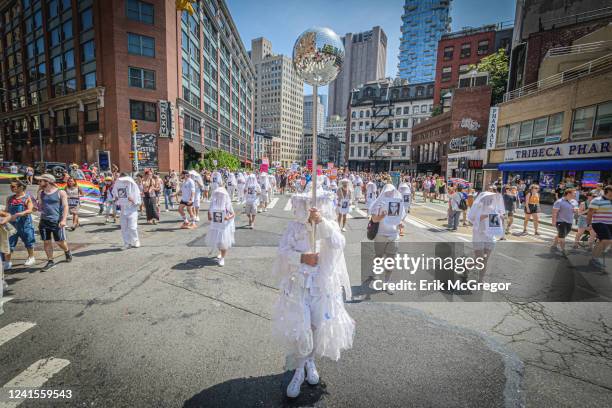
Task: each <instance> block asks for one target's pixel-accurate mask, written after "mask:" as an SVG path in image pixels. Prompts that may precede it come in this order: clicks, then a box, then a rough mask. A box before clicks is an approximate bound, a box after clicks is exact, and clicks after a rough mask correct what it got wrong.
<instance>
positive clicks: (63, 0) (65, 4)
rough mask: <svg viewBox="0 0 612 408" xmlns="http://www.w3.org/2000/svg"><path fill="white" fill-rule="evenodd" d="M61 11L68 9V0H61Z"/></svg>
mask: <svg viewBox="0 0 612 408" xmlns="http://www.w3.org/2000/svg"><path fill="white" fill-rule="evenodd" d="M61 4H62V11H66V10H70V6H71V4H70V0H61Z"/></svg>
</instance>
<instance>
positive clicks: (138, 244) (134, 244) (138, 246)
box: [132, 241, 140, 248]
mask: <svg viewBox="0 0 612 408" xmlns="http://www.w3.org/2000/svg"><path fill="white" fill-rule="evenodd" d="M132 248H140V241H136V242H135V243H133V244H132Z"/></svg>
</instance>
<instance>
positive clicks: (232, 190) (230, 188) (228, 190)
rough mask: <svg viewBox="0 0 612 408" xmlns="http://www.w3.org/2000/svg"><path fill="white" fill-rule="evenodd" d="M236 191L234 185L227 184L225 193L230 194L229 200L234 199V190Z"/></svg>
mask: <svg viewBox="0 0 612 408" xmlns="http://www.w3.org/2000/svg"><path fill="white" fill-rule="evenodd" d="M235 191H236V186H227V193H228V194H229V196H230V200H234V192H235Z"/></svg>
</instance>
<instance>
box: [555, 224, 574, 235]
mask: <svg viewBox="0 0 612 408" xmlns="http://www.w3.org/2000/svg"><path fill="white" fill-rule="evenodd" d="M556 226H557V233H558V235H557V236H558V237H559V238H565V237H567V234H569V233H570V232H571V230H572V224H570V223H569V222H563V221H560V222H558V223H557V224H556Z"/></svg>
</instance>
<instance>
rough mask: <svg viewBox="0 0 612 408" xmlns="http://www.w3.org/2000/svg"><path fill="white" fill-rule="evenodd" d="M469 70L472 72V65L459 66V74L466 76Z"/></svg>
mask: <svg viewBox="0 0 612 408" xmlns="http://www.w3.org/2000/svg"><path fill="white" fill-rule="evenodd" d="M469 70H470V65H469V64H463V65H459V74H465V73H466V72H468V71H469Z"/></svg>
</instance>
